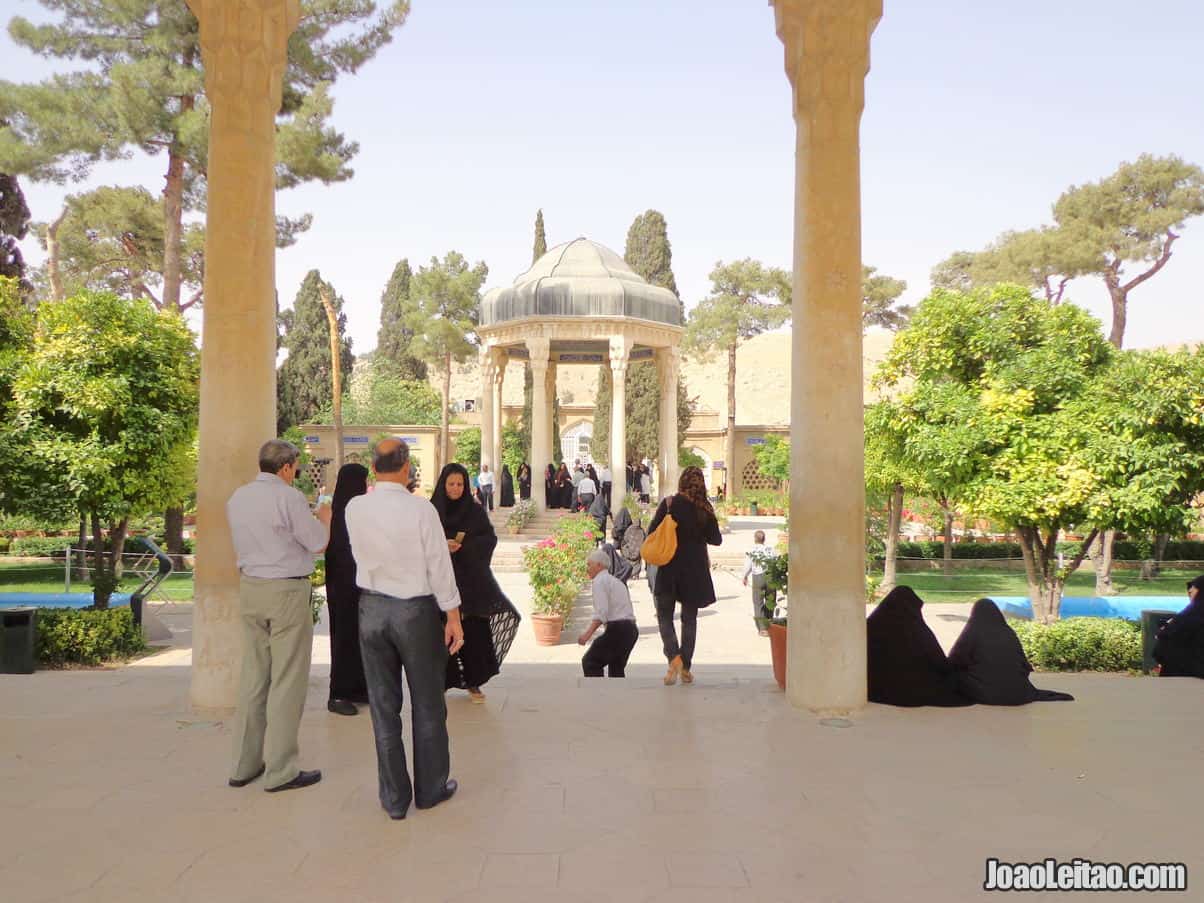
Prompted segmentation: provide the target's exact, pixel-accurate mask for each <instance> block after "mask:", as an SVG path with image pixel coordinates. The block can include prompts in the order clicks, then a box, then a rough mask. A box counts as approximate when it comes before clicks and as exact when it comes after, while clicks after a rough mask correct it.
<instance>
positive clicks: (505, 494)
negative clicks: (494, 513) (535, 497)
mask: <svg viewBox="0 0 1204 903" xmlns="http://www.w3.org/2000/svg"><path fill="white" fill-rule="evenodd" d="M501 491H502V494H501V497H500V498H499V499H498V507H499V508H513V507H514V477H513V476H511V475H510V465H509V464H503V465H502V490H501Z"/></svg>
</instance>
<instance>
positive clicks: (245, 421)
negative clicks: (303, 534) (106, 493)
mask: <svg viewBox="0 0 1204 903" xmlns="http://www.w3.org/2000/svg"><path fill="white" fill-rule="evenodd" d="M189 6H190V7H191V8H192V9H193V11H194V12H195V13H196V15H197V19H198V20H199V22H200V33H201V47H202V53H203V56H204V62H205V79H206V88H207V94H208V99H209V103H210V106H211V111H212V112H211V122H210V140H209V164H208V173H207V175H208V190H209V195H208V211H207V217H208V229H207V232H206V234H207V240H206V248H205V259H206V266H205V286H204V288H205V299H206V300H205V307H204V324H203V332H204V337H205V339H204V344H203V348H202V358H201V369H202V375H201V414H200V442H199V467H198V478H199V487H198V500H197V513H198V540H197V550H196V551H197V566H196V590H195V624H194V646H193V671H192V700H193V703H194V704H195V705H197V706H199V707H202V708H217V709H228V708H230V707H231V706H232V705H233V703H234V700H235V696H236V683H237V677H238V661H239V632H238V614H237V613H238V571H237V568H236V566H235V560H234V554H233V548H232V546H231V543H230V536H229V529H228V527H227V525H226V522H225V517H224V506H225V502H226V499H228V498H229V497H230V494H231V493H232V492H233V491H234V489H235V488H236V487H238V486H239V485H241V484H243V483H245V482H246V481H247V480H248V479H249V478H250V477H251V476H252V475H253V467H252V463H253V462H254V461H255V453H256V451H257V449H258V447H259V444H260V443H261V442H262V441H263V437H264V436H269V435H272V433H273V424H274V413H275V393H274V385H275V350H276V330H275V326H276V324H275V312H276V303H275V262H274V255H275V244H274V238H275V235H274V226H275V217H274V210H275V197H274V195H275V191H274V171H273V150H274V143H273V134H274V133H273V124H274V114H275V111H276V110H277V109H278V108H279V105H280V94H281V79H282V75H283V71H284V67H285V61H286V46H287V43H288V39H289V35H290V34H291V33H292V32H293V30H294V29H295V28H296V26H297V24H298V19H299V16H300V7H299V3H298V2H297V0H233V2H231V0H189ZM772 6H773V9H774V14H775V23H776V28H777V33H778V35H779V37H780V38H781V40H782V43H783V45H784V48H785V63H786V74H787V77H788V78H789V79H790V82H791V84H792V86H793V114H794V119H795V123H796V132H797V138H796V173H795V184H794V203H795V227H794V229H795V235H794V284H793V301H792V322H793V329H792V331H791V333H790V346H791V354H790V374H791V380H790V417H789V424H790V428H789V435H790V436H791V439H792V443H791V473H792V474H793V476H794V478H793V480H792V481H791V498H790V513H791V523H792V524H793V528H792V530H791V533H790V580H789V584H790V591H789V605H790V611H791V628H792V629H791V630H790V632H789V644H790V645H789V663H790V667H789V669H788V684H787V695H788V697H789V699H790V700H791V702H792V703H794V704H795V705H797V706H802V707H806V708H809V709H812V710H815V711H849V710H853V709H857V708H860V707H861V706H863V705H864V704H865V702H866V670H865V655H866V649H865V630H866V627H865V609H864V593H865V585H864V567H865V559H864V542H865V540H864V514H863V511H864V483H863V461H862V445H863V439H862V416H863V415H862V410H863V407H862V406H863V391H862V324H861V298H860V273H861V198H860V148H859V142H860V139H859V135H860V121H861V113H862V107H863V103H864V82H865V76H866V74H867V72H868V68H869V48H870V36H871V34H872V32H873V30H874V27H875V26H876V24H877V22H878V19H879V18H880V16H881V14H882V4H881V0H775V2H774V3H773V4H772ZM783 190H786V186H783ZM549 257H551V258H552V259H545V260H543V261H540V262H537V264H536V266H535V267H533V268H532V270H531V271H530V273H529V274H528V275H529V276H530V277H532V278H531V279H529V280H527V281H523V280H522V279H520V280H519V282H518V283H516V284H515V285H513V286H511V287H508V288H503V289H500V290H495V291H494V292H493V293H491V295H490V296H489V297H488V298H487V299H486V301H485V303H484V307H485V310H484V311H483V324H482V328H481V337H482V340H483V351H482V359H481V361H480V365H481V373H482V383H483V387H484V390H483V391H482V393H481V401H482V405H481V407H482V408H483V410H482V412H481V414H482V425H483V426H484V427H485V429H483V430H482V435H483V437H487V438H484V439H483V444H485V445H486V448H488V447H489V444H490V443H496V441H497V440H496V436H497V434H498V431H499V430H500V423H499V415H500V410H499V409H502V408H503V407H504V405H502V404H499V402H498V393H497V389H498V379H499V377H500V376H501V375H502V374H504V373H505V366H506V364H507V363H508V362H509V361H512V360H516V359H522V360H525V361H526V362H527V363H528V365H529V366H530V367H531V368H532V373H533V376H534V377H535V381H534V393H533V394H534V403H533V410H534V423H533V437H532V438H533V442H532V445H533V449H534V451H533V454H534V455H537V456H548V455H550V451H551V434H552V425H551V423H550V414H546V413H545V412H546V411H548V406H549V395H550V393H549V385H550V383H551V381H553V380H555V374H556V370H557V369H558V368H559V367H560V366H561V365H562V363H564V362H565V361H566V359H567V360H573V358H572V356H573V355H580V354H584V355H592V356H594V357H601V358H602V360H603V361H605V362H606V363H608V364H609V365H610V367H611V372H612V375H613V376H614V390H615V401H616V403H615V404H614V405H613V409H614V410H618V411H622V410H623V404H622V402H621V398H622V392H623V390H624V374H625V372H626V371H625V367H626V366H628V365H629V364H630V363H631V360H632V357H633V355H645V356H647V355H651V356H652V358H653V360H654V361H655V363H656V366H657V367H658V371H659V374H660V378H661V385H662V388H664V387H672V386H674V385H675V383H676V381H677V379H678V378H679V373H680V366H681V364H680V351H679V347H678V346H679V342H680V337H681V325H680V319H679V314H678V309H677V307H676V301H675V299H673V301H672V303H671V302H670V298H669V297H666V295H667V294H668V293H664V294H661V293H659V292H658V291H657V290H655V289H653V288H652V287H650V286H647V285H642V284H641V283H640V280H638V279H634V280H633V279H632V278H631V274H630V273H629V271H628V270H627V268H626V267H625V266H624V265H622V262H621V261H619V260H618V258H617V257H616V256H615V255H614V254H613V253H612V252H609V251H607V250H606V249H605V248H603V247H601V246H599V245H597V244H593V243H590V242H584V241H581V242H573V243H570V244H569V245H568V246H567V247H565V248H562V249H561V255H560V257H559V258H555V257H552V255H551V252H550V253H549ZM562 266H563V267H564V269H563V270H561V269H560V267H562ZM577 268H580V274H579V275H577V274H576V272H575V271H576V269H577ZM545 271H546V272H545ZM561 277H563V278H561ZM541 279H543V280H546V281H547V282H548V288H547V290H546V291H544V290H543V289H542V287H541V285H540V281H541ZM554 286H555V288H554ZM545 305H547V307H545ZM583 315H584V316H583ZM637 360H638V358H637ZM674 394H675V393H673V394H671V393H665V392H662V397H667V398H673V397H674ZM664 420H665V421H666V423H665V424H664V425H663V426H662V430H670V429H673V426H672V424H673V423H675V421H674V419H673V418H664ZM816 435H822V436H823V437H824V441H823V442H822V443H817V442H808V441H807V437H809V436H816ZM611 436H612V442H613V443H614V445H613V448H617V449H619V450H620V452H621V450H622V449H623V446H622V445H621V444H618V440H619V439H620V438H621V437H622V423H621V421H616V423H614V424H612V430H611ZM676 445H677V443H676V442H672V443H669V444H666V443H662V448H674V447H676ZM618 457H622V455H621V454H620V455H619V456H618ZM542 460H543V457H540V458H538V459H537V460H536V461H534V462H533V463H534V464H536V465H538V464H539V463H540V461H542ZM674 464H675V462H674V461H672V460H670V459H667V460H666V461H662V462H661V470H662V473H665V471H666V470H668V472H669V474H668V475H670V476H671V474H672V471H673V468H674ZM725 464H726V465H727V466H729V467H731V466H734V465H735V464H736V462H726V461H725ZM534 469H535V470H536V471H538V467H536V468H534ZM535 483H536V485H539V481H538V480H536V481H535ZM616 485H619V484H618V483H616ZM803 486H806V487H807V491H806V493H805V494H804V493H803V492H802V491H801V489H800V487H803ZM795 628H797V629H795Z"/></svg>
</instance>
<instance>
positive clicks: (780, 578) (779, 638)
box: [764, 555, 790, 690]
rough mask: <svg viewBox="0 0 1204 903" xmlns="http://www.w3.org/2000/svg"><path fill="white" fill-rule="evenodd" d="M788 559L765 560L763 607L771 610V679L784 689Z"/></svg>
mask: <svg viewBox="0 0 1204 903" xmlns="http://www.w3.org/2000/svg"><path fill="white" fill-rule="evenodd" d="M789 570H790V559H789V558H788V557H787V556H786V555H773V556H772V557H766V559H765V603H764V604H765V607H766V608H770V607H772V608H773V618H772V619H771V620H770V622H769V650H770V655H771V656H772V659H773V678H774V680H776V681H777V682H778V686H779V687H781V688H782V689H783V690H785V689H786V584H787V576H788V574H789Z"/></svg>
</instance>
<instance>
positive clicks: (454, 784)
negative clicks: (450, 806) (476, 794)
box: [418, 780, 460, 809]
mask: <svg viewBox="0 0 1204 903" xmlns="http://www.w3.org/2000/svg"><path fill="white" fill-rule="evenodd" d="M459 789H460V784H459V782H458V781H455V780H451V781H448V782H447V784H446V785H445V786H444V787H443V794H442V795H441V796H440V797H439V799H437V800H435V801H434V802H433V803H431V804H429V805H426V806H419V807H418V808H419V809H434V808H435V807H436V806H438V805H439V804H440V803H446V802H447V801H448V800H449V799H451V798H452V797H453V796H455V795H456V791H457V790H459Z"/></svg>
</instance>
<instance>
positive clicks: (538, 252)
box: [531, 208, 548, 263]
mask: <svg viewBox="0 0 1204 903" xmlns="http://www.w3.org/2000/svg"><path fill="white" fill-rule="evenodd" d="M547 253H548V239H547V236H545V235H544V232H543V208H540V209H539V210H538V211H537V212H536V214H535V248H534V250H533V251H532V252H531V262H532V263H535V261H537V260H539V258H541V257H543V255H545V254H547Z"/></svg>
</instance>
